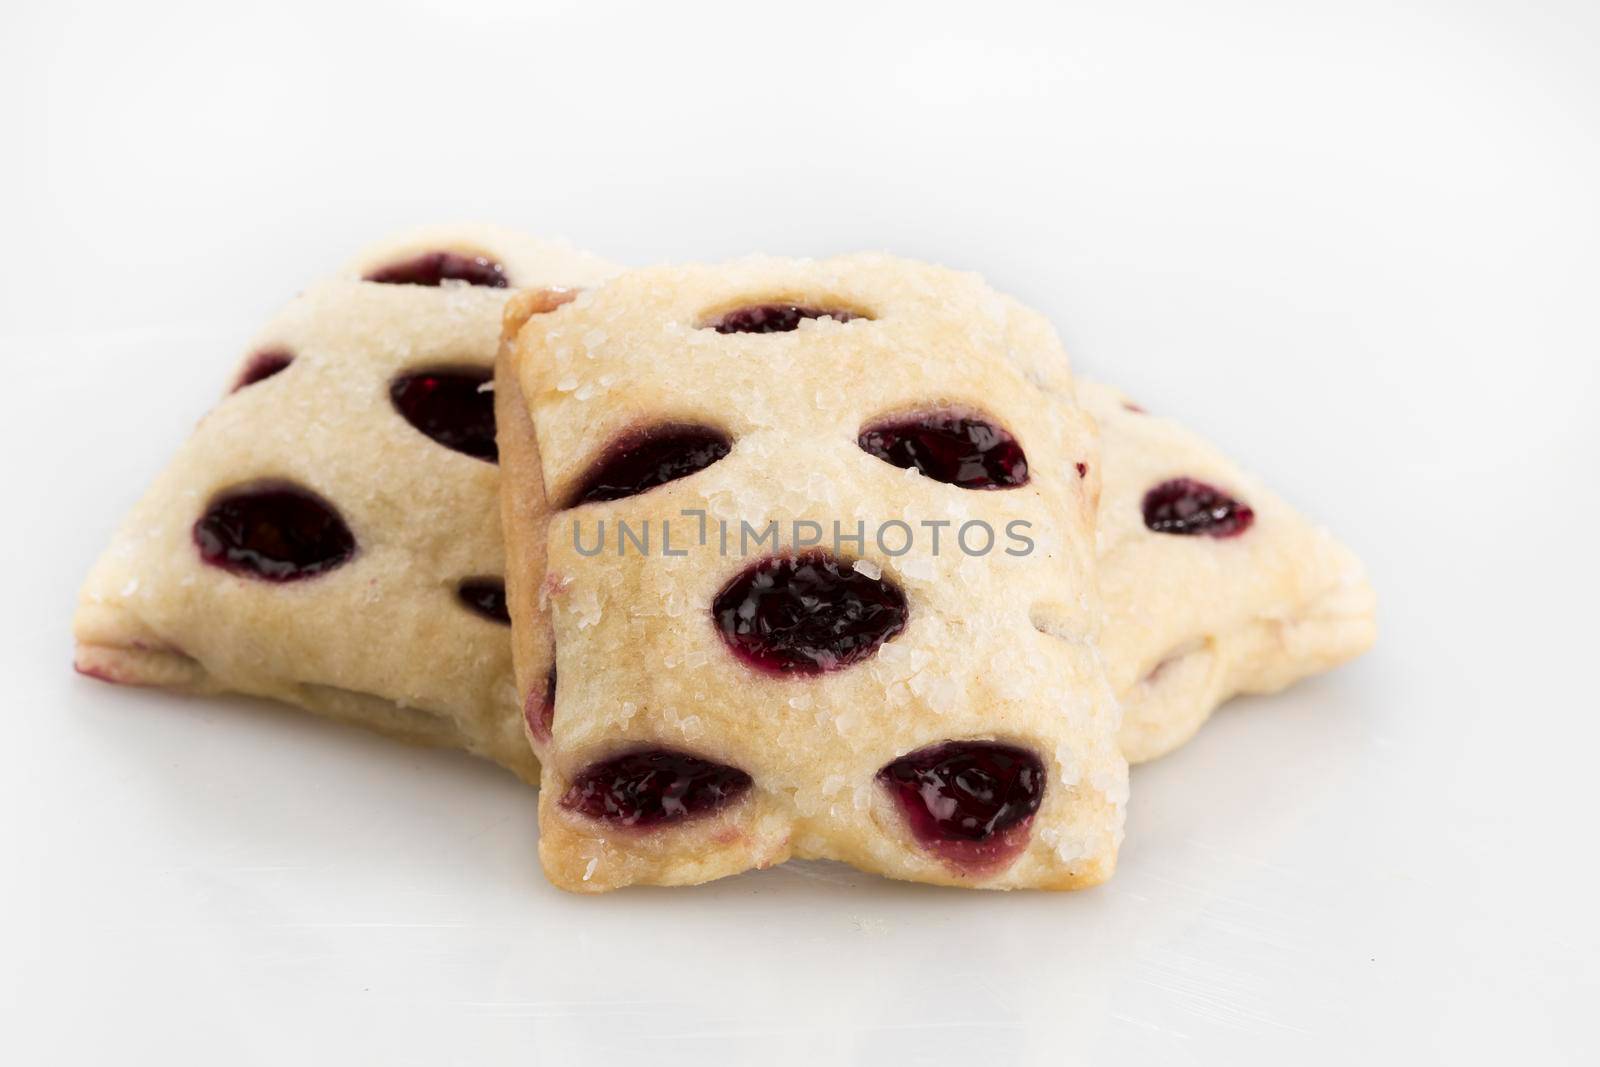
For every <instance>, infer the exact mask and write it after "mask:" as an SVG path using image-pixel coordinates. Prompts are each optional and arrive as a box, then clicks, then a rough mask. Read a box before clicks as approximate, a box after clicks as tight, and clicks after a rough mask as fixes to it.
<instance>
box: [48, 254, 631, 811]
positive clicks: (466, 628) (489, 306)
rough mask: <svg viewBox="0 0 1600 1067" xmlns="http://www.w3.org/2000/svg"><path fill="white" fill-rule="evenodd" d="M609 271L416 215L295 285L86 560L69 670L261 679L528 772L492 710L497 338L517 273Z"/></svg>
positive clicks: (127, 676) (503, 705) (171, 680)
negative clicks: (414, 222) (416, 224)
mask: <svg viewBox="0 0 1600 1067" xmlns="http://www.w3.org/2000/svg"><path fill="white" fill-rule="evenodd" d="M612 270H613V268H611V267H610V266H609V265H608V264H606V263H604V262H602V261H601V260H599V259H597V258H595V257H592V256H589V255H587V254H586V253H581V252H577V251H575V250H573V249H570V248H568V247H566V246H563V245H558V244H549V243H545V242H541V241H536V240H532V239H529V238H525V237H521V236H516V235H511V234H506V233H503V232H500V231H497V230H492V229H474V228H466V229H451V230H428V231H422V232H419V233H415V234H412V235H409V236H407V237H404V238H402V239H399V240H396V241H391V242H388V243H386V244H384V245H381V246H379V247H376V248H373V249H370V250H368V251H367V252H365V253H363V254H362V255H361V256H360V257H359V258H358V259H357V260H356V261H355V262H353V263H352V264H351V265H350V266H349V267H348V268H347V269H346V270H344V271H343V272H341V274H340V275H339V276H338V277H335V278H332V279H329V280H327V281H325V282H323V283H321V284H318V285H315V286H313V287H312V288H310V289H309V290H307V291H306V292H304V293H302V294H301V295H300V296H299V297H297V298H296V299H295V300H294V301H292V302H291V303H290V304H289V305H288V307H286V308H285V309H284V311H283V312H282V313H281V314H280V315H278V316H277V317H276V318H275V319H274V320H273V321H272V322H271V323H270V324H269V325H268V327H267V328H266V329H265V330H264V331H262V332H261V334H260V335H259V337H258V339H257V340H256V342H255V344H254V345H253V346H252V347H251V348H250V349H249V351H248V353H247V354H246V355H245V357H244V359H243V361H242V362H241V364H240V366H239V368H238V370H237V372H236V373H235V375H234V377H233V380H232V382H231V388H230V391H229V392H228V394H227V395H226V396H224V397H223V398H222V399H221V400H220V401H219V402H218V403H217V405H216V406H215V407H214V408H213V409H212V410H211V411H210V412H209V413H208V414H207V415H206V416H205V418H204V419H203V420H202V421H201V423H200V425H199V426H198V427H197V429H196V430H195V432H194V434H193V436H192V437H191V438H190V439H189V440H188V442H187V443H185V445H184V446H183V447H182V448H181V449H180V451H179V453H178V455H177V456H176V457H175V458H174V460H173V461H172V463H171V464H170V465H169V466H168V467H167V469H166V470H165V471H163V472H162V473H161V474H160V475H159V476H158V477H157V479H156V481H155V483H154V485H152V486H151V487H150V489H149V491H148V492H147V493H146V494H145V496H144V498H143V499H142V500H140V501H139V502H138V503H137V504H136V505H135V506H134V508H133V510H132V513H131V514H130V515H129V516H128V517H127V519H126V521H125V522H124V523H123V525H122V527H121V529H120V530H119V531H118V532H117V534H116V536H115V538H114V540H113V542H112V544H111V546H110V548H109V549H107V551H106V552H105V553H104V555H103V556H102V557H101V558H100V560H99V561H98V563H97V564H96V565H95V567H94V568H93V570H92V572H91V573H90V575H89V577H88V580H87V581H86V583H85V585H84V587H83V590H82V593H81V594H80V600H79V607H78V611H77V615H76V618H75V620H74V632H75V636H76V639H77V651H76V657H75V658H76V665H77V668H78V670H80V671H82V672H83V673H84V674H88V675H92V676H94V677H97V678H102V679H105V680H107V681H112V682H119V683H125V684H131V685H150V686H164V687H169V688H174V689H183V690H190V691H197V692H212V691H224V690H226V691H235V692H241V693H251V694H255V695H259V696H265V697H271V698H274V699H277V700H283V701H287V702H289V703H291V704H296V705H299V706H301V707H304V708H308V709H310V710H313V711H317V712H321V713H324V714H327V715H331V716H334V717H337V718H341V719H346V720H349V721H353V722H356V723H359V724H362V725H365V726H368V727H372V728H374V729H378V730H381V731H383V732H385V733H388V734H393V735H396V736H399V737H402V738H405V739H408V740H412V741H419V742H426V743H431V744H441V745H451V746H455V747H461V748H467V749H470V750H473V751H475V752H478V753H479V754H482V755H485V756H488V757H490V758H492V759H495V760H497V761H499V762H501V763H503V764H505V765H507V766H509V767H511V768H512V769H513V770H516V771H517V772H518V773H520V774H522V775H523V776H524V777H528V778H530V779H531V778H533V777H534V776H535V775H536V773H537V771H536V767H535V764H534V762H533V760H532V758H531V756H530V755H529V753H528V751H527V745H526V743H525V742H524V741H523V739H522V736H521V729H520V725H519V723H518V719H517V716H516V715H515V713H514V711H508V709H512V708H514V707H515V703H514V702H515V694H514V687H513V683H512V672H511V662H510V648H509V640H508V632H509V631H508V628H507V618H506V615H505V607H504V588H503V558H502V550H501V539H500V531H499V522H498V511H497V506H498V505H497V492H498V483H499V476H498V468H497V466H496V450H495V441H494V422H493V396H492V394H491V392H490V386H491V377H492V372H493V363H494V354H495V351H496V348H497V346H498V341H499V334H500V320H501V312H502V308H503V305H504V303H505V301H506V298H507V296H508V295H509V294H510V293H511V292H512V291H513V290H514V289H515V288H516V287H519V286H535V287H540V288H543V287H548V286H552V285H582V284H589V283H592V282H595V281H598V280H600V279H601V278H603V277H605V276H607V275H608V274H610V273H612Z"/></svg>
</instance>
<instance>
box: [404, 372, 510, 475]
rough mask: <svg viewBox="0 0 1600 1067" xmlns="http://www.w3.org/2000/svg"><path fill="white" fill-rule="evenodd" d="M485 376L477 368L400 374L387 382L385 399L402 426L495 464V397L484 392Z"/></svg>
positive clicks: (497, 449)
mask: <svg viewBox="0 0 1600 1067" xmlns="http://www.w3.org/2000/svg"><path fill="white" fill-rule="evenodd" d="M490 377H491V374H490V372H489V371H488V370H486V369H483V368H479V367H452V368H449V369H442V370H427V371H418V372H416V373H414V374H402V375H401V376H400V377H398V378H396V379H395V380H394V381H393V382H391V383H390V385H389V399H390V400H392V401H393V402H394V407H395V410H396V411H398V412H399V413H400V414H401V416H402V417H403V418H404V419H405V420H406V421H407V422H409V423H410V424H411V425H413V426H415V427H416V428H417V429H419V430H421V431H422V432H423V433H425V434H427V435H428V436H429V437H431V438H433V439H434V440H435V441H437V442H439V443H440V444H441V445H444V446H445V447H446V448H453V449H455V450H456V451H457V452H464V453H466V454H467V455H469V456H472V457H474V458H476V459H481V460H486V461H488V462H490V463H495V462H498V461H499V459H500V450H499V448H497V447H496V445H495V442H494V394H493V393H492V392H490V391H489V390H488V389H486V388H485V385H486V384H487V383H488V381H489V379H490Z"/></svg>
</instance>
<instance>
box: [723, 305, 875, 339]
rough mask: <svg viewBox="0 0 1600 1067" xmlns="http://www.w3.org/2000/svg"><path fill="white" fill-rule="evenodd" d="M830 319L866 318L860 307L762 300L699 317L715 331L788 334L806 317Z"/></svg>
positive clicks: (846, 320) (844, 320)
mask: <svg viewBox="0 0 1600 1067" xmlns="http://www.w3.org/2000/svg"><path fill="white" fill-rule="evenodd" d="M824 318H826V319H833V320H834V321H835V322H853V321H856V320H863V319H864V320H870V319H871V318H872V316H871V315H869V314H867V313H866V312H865V311H862V310H861V309H860V308H854V307H849V306H846V305H845V304H843V303H841V302H839V301H834V300H828V301H815V302H813V301H808V300H795V301H790V300H781V299H778V300H764V301H751V302H750V303H745V304H740V305H738V306H736V307H733V308H731V309H729V310H726V311H719V312H713V313H711V314H708V315H706V316H705V317H704V318H702V319H701V320H700V327H699V328H700V329H702V330H716V331H717V332H718V333H788V332H790V331H791V330H798V329H799V328H800V323H802V322H804V321H805V320H806V319H824Z"/></svg>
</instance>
